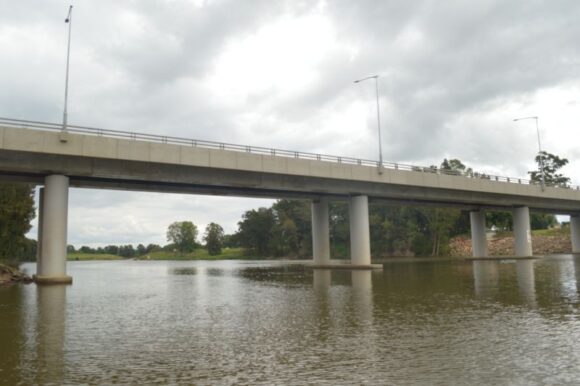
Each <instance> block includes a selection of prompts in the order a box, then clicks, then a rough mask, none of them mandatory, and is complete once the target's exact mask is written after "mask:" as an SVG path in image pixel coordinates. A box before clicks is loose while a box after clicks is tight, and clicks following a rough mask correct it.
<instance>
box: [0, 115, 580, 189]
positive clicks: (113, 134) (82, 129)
mask: <svg viewBox="0 0 580 386" xmlns="http://www.w3.org/2000/svg"><path fill="white" fill-rule="evenodd" d="M0 125H3V126H7V127H19V128H33V129H39V130H50V131H60V130H62V124H60V123H50V122H40V121H28V120H23V119H12V118H2V117H0ZM67 131H68V132H71V133H80V134H88V135H94V136H100V137H109V138H125V139H132V140H139V141H149V142H157V143H167V144H175V145H185V146H192V147H200V148H206V149H219V150H230V151H237V152H246V153H252V154H262V155H268V156H276V157H287V158H298V159H306V160H315V161H326V162H334V163H339V164H350V165H362V166H372V167H383V168H386V169H393V170H406V171H413V172H420V173H432V174H445V175H452V176H461V177H465V178H477V179H484V180H491V181H498V182H507V183H515V184H525V185H540V183H539V182H536V181H532V180H529V179H524V178H517V177H505V176H496V175H492V174H486V173H479V172H473V171H456V170H446V169H441V168H437V167H434V166H428V167H425V166H416V165H407V164H401V163H394V162H383V163H382V165H381V164H380V162H378V161H373V160H368V159H362V158H353V157H341V156H333V155H326V154H318V153H309V152H304V151H292V150H283V149H273V148H267V147H261V146H248V145H238V144H233V143H226V142H214V141H204V140H198V139H190V138H182V137H173V136H164V135H156V134H147V133H136V132H132V131H120V130H109V129H100V128H95V127H87V126H78V125H67ZM546 186H551V187H555V188H561V189H574V190H580V187H579V186H571V185H567V184H548V183H547V184H546Z"/></svg>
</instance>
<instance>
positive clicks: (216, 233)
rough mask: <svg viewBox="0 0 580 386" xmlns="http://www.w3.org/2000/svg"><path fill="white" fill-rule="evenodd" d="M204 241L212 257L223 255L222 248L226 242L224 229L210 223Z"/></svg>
mask: <svg viewBox="0 0 580 386" xmlns="http://www.w3.org/2000/svg"><path fill="white" fill-rule="evenodd" d="M203 241H204V242H205V246H206V248H207V251H208V253H209V254H210V256H216V255H219V254H220V253H222V246H223V242H224V228H222V227H221V226H220V225H219V224H216V223H214V222H212V223H209V224H208V225H207V227H205V234H204V235H203Z"/></svg>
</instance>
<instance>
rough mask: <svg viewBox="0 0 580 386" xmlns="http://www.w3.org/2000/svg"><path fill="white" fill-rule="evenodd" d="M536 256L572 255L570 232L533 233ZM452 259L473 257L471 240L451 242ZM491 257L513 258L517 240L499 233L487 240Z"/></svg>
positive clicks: (459, 239)
mask: <svg viewBox="0 0 580 386" xmlns="http://www.w3.org/2000/svg"><path fill="white" fill-rule="evenodd" d="M532 245H533V249H534V255H553V254H563V253H571V251H572V242H571V240H570V232H569V230H562V229H546V230H537V231H532ZM449 247H450V255H451V256H452V257H465V256H471V255H472V249H471V238H470V237H469V236H457V237H454V238H453V239H451V241H450V242H449ZM487 247H488V252H489V255H490V256H513V255H514V254H515V239H514V237H513V235H512V234H509V233H499V234H496V235H494V236H491V237H490V238H488V240H487Z"/></svg>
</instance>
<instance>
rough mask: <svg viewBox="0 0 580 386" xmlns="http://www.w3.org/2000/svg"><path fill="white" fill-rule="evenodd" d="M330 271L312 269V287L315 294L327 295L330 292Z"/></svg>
mask: <svg viewBox="0 0 580 386" xmlns="http://www.w3.org/2000/svg"><path fill="white" fill-rule="evenodd" d="M330 280H331V270H330V269H314V270H313V283H312V284H313V287H314V291H315V292H316V293H317V294H321V295H327V294H328V291H329V290H330Z"/></svg>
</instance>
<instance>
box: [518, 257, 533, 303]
mask: <svg viewBox="0 0 580 386" xmlns="http://www.w3.org/2000/svg"><path fill="white" fill-rule="evenodd" d="M516 276H517V280H518V290H519V293H520V296H521V298H522V300H523V301H524V302H525V303H528V304H529V305H535V304H536V280H535V275H534V260H531V259H529V260H518V261H516Z"/></svg>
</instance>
